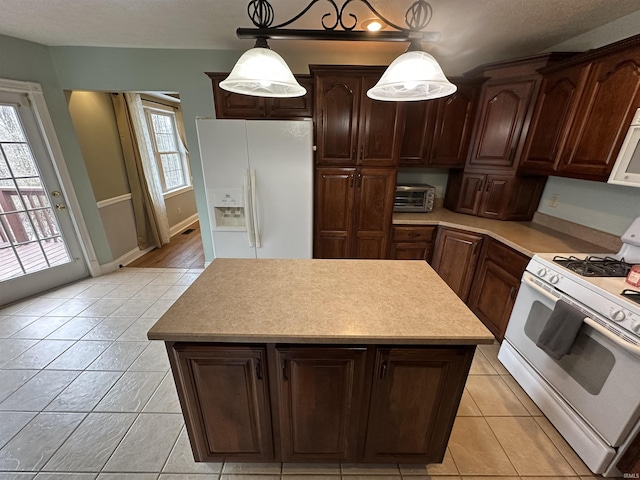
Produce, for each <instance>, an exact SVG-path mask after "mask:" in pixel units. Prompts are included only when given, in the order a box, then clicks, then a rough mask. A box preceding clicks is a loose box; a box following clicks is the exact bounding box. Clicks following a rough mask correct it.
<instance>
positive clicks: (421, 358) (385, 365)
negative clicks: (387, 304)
mask: <svg viewBox="0 0 640 480" xmlns="http://www.w3.org/2000/svg"><path fill="white" fill-rule="evenodd" d="M467 355H468V351H467V352H465V351H464V350H462V349H457V348H440V349H436V348H434V349H424V350H420V349H411V348H389V349H378V350H377V352H376V362H375V368H374V376H373V385H372V391H371V407H370V410H369V421H368V425H367V436H366V442H365V451H364V457H365V459H366V460H367V461H371V462H397V461H400V460H401V461H404V462H409V463H411V462H413V463H431V462H440V461H442V452H443V451H444V449H446V446H447V443H448V441H449V434H448V432H450V431H451V427H452V426H453V423H452V422H453V420H454V418H455V415H456V411H457V410H458V402H459V400H460V390H461V388H464V382H465V380H466V375H467V371H468V368H469V366H468V363H467V358H466V356H467ZM461 379H462V382H463V383H462V384H461V383H460V381H461Z"/></svg>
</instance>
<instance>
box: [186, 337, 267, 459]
mask: <svg viewBox="0 0 640 480" xmlns="http://www.w3.org/2000/svg"><path fill="white" fill-rule="evenodd" d="M173 350H174V354H175V356H174V359H175V358H177V362H176V363H177V368H178V372H179V375H174V378H177V381H176V384H177V387H178V391H179V393H180V396H181V401H182V403H183V405H182V411H183V412H184V414H185V421H186V423H187V430H188V432H189V437H190V440H191V445H192V447H193V451H194V457H195V459H196V460H197V461H205V462H207V461H220V460H224V459H226V460H229V461H234V460H256V461H259V460H264V461H269V460H273V458H274V456H273V455H274V452H273V437H272V430H271V420H270V413H269V412H270V408H269V397H268V387H267V385H266V382H267V379H266V367H265V358H266V353H265V350H264V349H263V348H257V347H255V348H254V347H243V346H238V347H223V346H212V345H193V344H182V345H181V344H176V345H175V346H174V348H173Z"/></svg>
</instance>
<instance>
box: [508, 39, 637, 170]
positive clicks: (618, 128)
mask: <svg viewBox="0 0 640 480" xmlns="http://www.w3.org/2000/svg"><path fill="white" fill-rule="evenodd" d="M543 74H544V86H543V94H542V95H541V96H540V98H539V100H538V104H537V105H536V116H535V117H534V121H533V124H532V129H531V130H530V135H529V138H528V139H527V148H526V151H525V156H524V157H525V158H524V159H523V162H522V164H521V167H520V170H521V171H524V172H535V173H545V174H549V175H558V176H566V177H573V178H582V179H587V180H600V181H606V180H607V178H608V177H609V174H610V173H611V170H612V168H613V165H614V163H615V160H616V157H617V155H618V152H619V151H620V147H621V146H622V142H623V140H624V137H625V134H626V132H627V129H628V128H629V125H630V123H631V119H632V117H633V115H634V113H635V111H636V109H637V108H638V107H640V36H636V37H632V38H629V39H627V40H623V41H621V42H617V43H614V44H611V45H608V46H606V47H603V48H600V49H597V50H592V51H589V52H586V53H584V54H581V55H579V56H577V57H575V58H573V59H571V60H570V61H569V62H566V63H565V64H563V65H560V66H557V67H555V68H551V69H545V70H543Z"/></svg>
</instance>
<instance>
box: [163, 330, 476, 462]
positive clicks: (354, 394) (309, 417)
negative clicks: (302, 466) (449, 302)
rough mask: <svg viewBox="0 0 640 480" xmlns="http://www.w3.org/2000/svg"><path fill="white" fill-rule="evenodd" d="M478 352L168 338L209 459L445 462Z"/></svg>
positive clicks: (197, 448)
mask: <svg viewBox="0 0 640 480" xmlns="http://www.w3.org/2000/svg"><path fill="white" fill-rule="evenodd" d="M474 350H475V345H456V346H451V345H447V346H438V345H431V346H396V347H393V348H388V347H384V346H379V345H366V346H339V347H337V346H329V345H287V344H279V345H274V344H259V345H242V344H238V345H232V344H217V343H216V344H212V343H172V342H167V351H168V353H169V360H170V362H171V368H172V371H173V374H174V380H175V382H176V388H177V391H178V397H179V398H180V403H181V406H182V411H183V414H184V417H185V423H186V426H187V432H188V433H189V439H190V442H191V446H192V450H193V452H194V458H195V460H196V461H209V462H212V461H218V462H219V461H263V462H274V461H275V462H282V461H285V462H332V463H337V462H342V461H348V462H372V463H373V462H375V463H380V462H403V463H423V464H424V463H433V462H441V461H442V460H443V458H444V454H445V451H446V447H447V441H448V439H449V435H450V434H451V428H452V426H453V421H454V419H455V415H456V412H457V410H458V406H459V403H460V398H461V396H462V392H463V390H464V384H465V381H466V378H467V374H468V371H469V367H470V366H471V361H472V359H473V353H474ZM271 422H273V423H271Z"/></svg>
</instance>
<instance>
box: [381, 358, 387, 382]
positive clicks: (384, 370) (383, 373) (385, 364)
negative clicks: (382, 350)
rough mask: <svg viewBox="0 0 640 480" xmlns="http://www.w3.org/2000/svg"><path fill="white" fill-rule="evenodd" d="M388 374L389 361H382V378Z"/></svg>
mask: <svg viewBox="0 0 640 480" xmlns="http://www.w3.org/2000/svg"><path fill="white" fill-rule="evenodd" d="M386 375H387V362H382V365H380V378H381V379H382V378H384V377H385V376H386Z"/></svg>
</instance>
